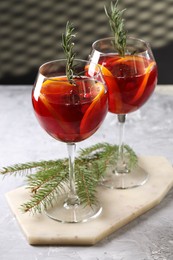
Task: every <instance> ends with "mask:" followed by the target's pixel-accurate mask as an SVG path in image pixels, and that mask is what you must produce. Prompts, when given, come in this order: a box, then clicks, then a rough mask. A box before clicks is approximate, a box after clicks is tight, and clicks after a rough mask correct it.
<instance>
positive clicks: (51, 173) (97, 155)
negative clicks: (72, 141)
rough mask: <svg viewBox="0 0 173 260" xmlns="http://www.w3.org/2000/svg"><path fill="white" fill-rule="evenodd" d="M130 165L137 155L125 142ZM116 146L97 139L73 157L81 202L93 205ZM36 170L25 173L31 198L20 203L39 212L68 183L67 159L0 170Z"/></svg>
mask: <svg viewBox="0 0 173 260" xmlns="http://www.w3.org/2000/svg"><path fill="white" fill-rule="evenodd" d="M124 150H125V156H126V157H127V158H128V159H129V166H130V167H134V166H135V165H136V164H137V156H136V154H135V153H134V151H133V150H132V149H131V148H130V147H129V146H127V145H125V146H124ZM117 155H118V146H116V145H111V144H108V143H99V144H96V145H93V146H91V147H88V148H85V149H81V150H80V152H79V155H78V156H77V157H76V160H75V174H76V180H75V181H76V183H75V184H76V190H77V194H78V196H79V198H80V201H81V203H83V204H84V205H89V206H92V205H94V204H95V203H97V187H98V183H99V182H100V180H101V178H102V177H103V176H104V174H105V173H106V169H107V167H109V166H110V165H112V164H115V163H116V158H117ZM34 168H35V172H34V173H32V174H30V175H27V176H26V182H27V189H29V190H30V193H31V199H30V200H29V201H28V202H26V203H24V204H23V205H21V209H22V211H23V212H33V213H40V212H42V209H44V208H46V207H48V206H51V205H53V201H55V200H56V199H57V200H58V197H59V195H60V194H61V193H62V192H65V190H66V189H67V188H68V186H69V172H68V159H67V158H65V159H59V160H49V161H40V162H30V163H24V164H16V165H15V166H9V167H5V168H4V169H3V171H1V172H0V173H2V174H4V175H6V174H8V173H9V174H11V173H12V174H15V175H16V174H21V173H23V172H25V171H26V170H30V169H34Z"/></svg>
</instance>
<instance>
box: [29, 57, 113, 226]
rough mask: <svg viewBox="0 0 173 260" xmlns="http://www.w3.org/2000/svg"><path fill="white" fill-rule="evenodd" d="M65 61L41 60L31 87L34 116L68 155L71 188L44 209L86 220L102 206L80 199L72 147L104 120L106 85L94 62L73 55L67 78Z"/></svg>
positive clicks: (51, 214)
mask: <svg viewBox="0 0 173 260" xmlns="http://www.w3.org/2000/svg"><path fill="white" fill-rule="evenodd" d="M66 64H67V61H66V60H65V59H61V60H55V61H50V62H48V63H45V64H43V65H42V66H41V67H40V68H39V72H38V76H37V79H36V83H35V86H34V88H33V91H32V103H33V108H34V111H35V115H36V118H37V119H38V121H39V123H40V125H41V126H42V128H43V129H44V130H45V131H46V132H47V133H48V134H49V135H51V136H52V137H53V138H55V139H57V140H59V141H62V142H65V143H66V144H67V148H68V149H67V150H68V156H69V187H70V189H69V190H68V191H67V193H65V194H62V195H61V196H59V197H58V198H57V200H56V201H57V202H56V205H54V207H50V208H48V209H45V212H46V214H47V215H48V216H49V217H50V218H52V219H54V220H57V221H59V222H64V223H73V222H86V221H87V220H89V219H91V218H94V217H96V216H98V215H99V214H100V213H101V211H102V207H101V206H100V205H99V203H96V204H94V205H92V206H88V205H83V204H82V203H81V202H80V198H79V197H78V195H77V192H76V187H75V170H74V161H75V147H76V142H80V141H82V140H85V139H86V138H89V137H90V136H91V135H93V134H94V133H95V132H96V130H97V129H98V128H99V127H100V125H101V123H102V121H103V120H104V118H105V116H106V114H107V111H108V99H107V89H106V87H105V82H104V80H103V77H102V74H101V71H100V68H99V67H98V65H97V64H93V63H90V64H88V61H84V60H77V59H75V60H74V65H73V66H74V72H73V73H74V75H73V78H72V81H69V80H68V79H67V76H66ZM57 174H58V173H57Z"/></svg>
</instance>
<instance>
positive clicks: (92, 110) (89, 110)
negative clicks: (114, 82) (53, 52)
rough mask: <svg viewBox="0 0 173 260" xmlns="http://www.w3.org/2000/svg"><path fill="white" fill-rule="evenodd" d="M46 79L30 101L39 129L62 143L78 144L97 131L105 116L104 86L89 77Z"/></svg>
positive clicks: (105, 95)
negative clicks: (37, 93)
mask: <svg viewBox="0 0 173 260" xmlns="http://www.w3.org/2000/svg"><path fill="white" fill-rule="evenodd" d="M74 80H75V85H73V84H70V83H69V82H68V79H67V78H66V77H54V78H50V79H46V80H45V81H44V82H43V83H42V86H41V89H40V92H39V95H38V96H37V95H36V92H33V96H32V101H33V107H34V110H35V113H36V116H37V118H38V120H39V122H40V124H41V126H42V127H43V128H44V129H45V130H46V132H48V133H49V134H50V135H51V136H52V137H54V138H55V139H57V140H60V141H62V142H80V141H82V140H84V139H86V138H88V137H90V136H91V135H92V134H94V133H95V131H96V130H97V129H98V128H99V126H100V125H101V123H102V121H103V119H104V118H105V115H106V113H107V94H106V92H105V87H104V85H103V83H100V82H95V80H93V79H91V78H89V77H86V76H85V77H81V78H75V79H74Z"/></svg>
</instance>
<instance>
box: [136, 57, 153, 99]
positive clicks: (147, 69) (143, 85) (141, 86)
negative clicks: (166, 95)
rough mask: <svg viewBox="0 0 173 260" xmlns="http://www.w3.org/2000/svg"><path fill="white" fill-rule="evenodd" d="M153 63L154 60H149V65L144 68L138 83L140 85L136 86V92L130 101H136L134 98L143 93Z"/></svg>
mask: <svg viewBox="0 0 173 260" xmlns="http://www.w3.org/2000/svg"><path fill="white" fill-rule="evenodd" d="M154 65H155V62H154V61H153V62H151V63H150V64H149V66H148V67H147V68H146V69H145V77H144V79H143V81H142V83H141V85H140V87H139V88H138V91H137V92H136V95H135V96H134V97H133V99H132V100H131V102H132V103H133V102H136V100H138V99H139V98H140V97H141V96H142V95H143V93H144V91H145V87H146V85H147V81H148V78H149V76H150V71H151V69H152V67H153V66H154Z"/></svg>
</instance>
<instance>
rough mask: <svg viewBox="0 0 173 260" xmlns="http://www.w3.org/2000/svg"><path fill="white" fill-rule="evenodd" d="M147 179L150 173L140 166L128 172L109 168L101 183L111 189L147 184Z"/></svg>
mask: <svg viewBox="0 0 173 260" xmlns="http://www.w3.org/2000/svg"><path fill="white" fill-rule="evenodd" d="M147 180H148V173H147V172H146V171H145V170H144V169H143V168H141V167H140V166H136V167H135V169H133V170H132V171H129V172H127V173H117V172H116V170H113V169H112V168H111V169H110V168H109V169H108V172H107V174H106V176H105V178H104V179H103V180H102V181H101V185H103V186H105V187H107V188H110V189H131V188H135V187H138V186H141V185H143V184H145V183H146V181H147Z"/></svg>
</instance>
